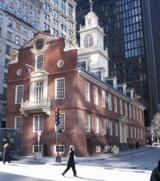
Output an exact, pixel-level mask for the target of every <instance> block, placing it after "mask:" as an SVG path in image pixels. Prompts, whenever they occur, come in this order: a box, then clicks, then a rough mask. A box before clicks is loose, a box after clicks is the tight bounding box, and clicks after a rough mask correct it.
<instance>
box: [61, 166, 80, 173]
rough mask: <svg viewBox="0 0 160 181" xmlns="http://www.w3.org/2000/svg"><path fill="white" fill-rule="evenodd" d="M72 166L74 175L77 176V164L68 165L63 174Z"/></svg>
mask: <svg viewBox="0 0 160 181" xmlns="http://www.w3.org/2000/svg"><path fill="white" fill-rule="evenodd" d="M70 168H72V171H73V174H74V176H77V172H76V167H75V165H67V168H66V169H65V170H64V172H63V173H62V174H63V175H64V174H65V173H66V172H67V171H68V170H69V169H70Z"/></svg>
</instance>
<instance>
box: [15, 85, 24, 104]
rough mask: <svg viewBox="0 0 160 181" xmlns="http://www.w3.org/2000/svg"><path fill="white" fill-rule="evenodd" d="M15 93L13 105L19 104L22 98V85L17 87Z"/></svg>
mask: <svg viewBox="0 0 160 181" xmlns="http://www.w3.org/2000/svg"><path fill="white" fill-rule="evenodd" d="M15 93H16V95H15V104H20V103H21V99H22V98H23V95H24V86H23V85H17V86H16V91H15Z"/></svg>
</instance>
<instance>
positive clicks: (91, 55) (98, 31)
mask: <svg viewBox="0 0 160 181" xmlns="http://www.w3.org/2000/svg"><path fill="white" fill-rule="evenodd" d="M89 2H90V12H89V13H88V14H87V15H85V16H84V18H85V26H81V27H80V31H79V33H80V48H79V51H78V53H79V54H78V56H79V61H80V62H84V61H85V64H86V65H87V67H88V68H87V67H86V69H88V70H90V71H91V72H95V73H96V74H101V77H102V79H104V77H108V51H107V49H104V31H103V28H101V27H100V26H99V22H98V19H99V18H98V16H97V15H96V14H95V13H94V12H93V1H92V0H89Z"/></svg>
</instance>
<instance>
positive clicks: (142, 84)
mask: <svg viewBox="0 0 160 181" xmlns="http://www.w3.org/2000/svg"><path fill="white" fill-rule="evenodd" d="M85 2H86V0H77V22H78V23H77V24H84V22H83V15H85V14H86V13H87V12H88V11H89V3H88V4H86V3H85ZM93 10H94V11H95V13H96V14H97V15H98V16H99V17H100V19H99V21H100V24H101V26H102V27H103V28H104V32H105V35H106V36H105V45H106V46H107V47H108V52H109V58H110V60H109V74H110V76H112V77H113V76H115V75H116V76H117V77H118V80H119V81H120V82H126V83H127V85H128V86H129V87H134V88H135V93H136V95H137V98H138V99H139V100H140V101H141V102H142V103H143V104H144V105H145V106H146V125H147V126H148V125H149V124H150V122H151V120H152V118H153V116H154V114H155V113H156V112H157V111H159V102H160V98H159V97H160V96H158V95H160V85H158V79H159V77H160V75H159V74H160V71H159V70H158V67H160V65H159V64H160V63H159V62H160V61H158V57H159V54H160V50H159V48H160V46H159V43H158V42H160V40H159V39H160V33H159V32H160V25H159V23H158V22H160V1H158V0H155V1H154V2H152V1H149V0H94V4H93Z"/></svg>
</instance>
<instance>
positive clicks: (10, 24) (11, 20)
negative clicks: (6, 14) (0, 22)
mask: <svg viewBox="0 0 160 181" xmlns="http://www.w3.org/2000/svg"><path fill="white" fill-rule="evenodd" d="M13 22H14V21H13V19H10V18H9V19H8V25H7V26H8V27H9V28H12V27H13Z"/></svg>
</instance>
